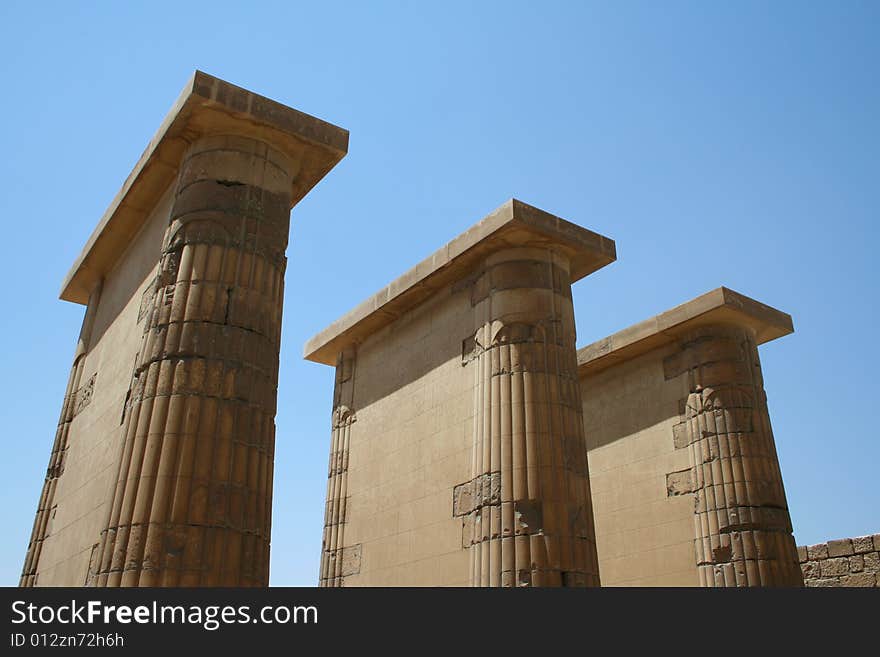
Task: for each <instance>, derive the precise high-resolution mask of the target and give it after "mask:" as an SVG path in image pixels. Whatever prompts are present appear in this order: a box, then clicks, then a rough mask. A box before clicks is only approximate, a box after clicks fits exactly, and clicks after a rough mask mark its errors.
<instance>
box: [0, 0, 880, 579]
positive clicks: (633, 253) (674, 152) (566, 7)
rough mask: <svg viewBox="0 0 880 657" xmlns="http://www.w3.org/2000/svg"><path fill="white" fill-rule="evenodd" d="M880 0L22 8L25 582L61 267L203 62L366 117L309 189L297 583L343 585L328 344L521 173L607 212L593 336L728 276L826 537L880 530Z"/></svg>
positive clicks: (810, 524)
mask: <svg viewBox="0 0 880 657" xmlns="http://www.w3.org/2000/svg"><path fill="white" fill-rule="evenodd" d="M878 24H880V4H877V3H873V2H855V1H845V2H834V3H832V2H823V3H819V2H772V3H770V2H737V3H721V2H714V3H710V2H663V3H658V2H603V3H594V2H570V3H559V2H541V3H537V2H529V3H523V2H511V1H509V0H508V1H505V2H497V3H491V2H485V3H474V2H464V3H456V2H443V3H415V2H413V3H402V2H401V3H355V2H351V3H331V2H308V3H301V2H277V3H271V2H253V3H243V2H229V3H224V2H218V1H212V2H205V3H198V2H174V3H166V2H159V1H155V0H154V1H151V2H149V3H146V2H143V3H96V2H83V3H67V2H65V3H61V2H59V3H52V2H49V3H34V2H10V1H8V0H7V1H6V2H3V3H2V5H0V73H2V84H3V93H2V100H3V102H2V104H0V149H2V153H3V157H2V158H0V180H2V181H3V184H4V193H3V194H0V216H2V219H3V226H4V230H5V243H6V249H5V253H4V256H3V258H2V260H0V262H2V265H0V266H2V268H3V280H4V281H5V283H6V286H5V299H4V311H5V317H4V321H3V322H2V323H0V344H3V345H4V346H5V350H4V356H3V360H2V368H3V376H2V377H0V395H2V398H3V399H4V400H5V403H4V404H3V405H2V406H0V427H2V428H3V439H4V444H5V451H4V459H2V462H0V477H2V481H3V489H2V490H3V493H2V495H3V498H2V499H3V502H4V503H3V504H2V511H0V513H2V516H0V518H2V525H3V527H4V529H5V531H4V538H3V541H2V543H0V584H3V585H13V584H16V583H17V581H18V576H19V573H20V569H21V564H22V560H23V557H24V553H25V550H26V546H27V541H28V537H29V534H30V530H31V523H32V521H33V515H34V511H35V509H36V504H37V500H38V497H39V493H40V488H41V484H42V478H43V475H44V474H45V468H46V463H47V461H48V457H49V451H50V448H51V443H52V440H53V436H54V428H55V425H56V422H57V418H58V413H59V409H60V405H61V398H62V395H63V392H64V386H65V384H66V380H67V375H68V371H69V367H70V363H71V360H72V356H73V349H74V346H75V341H76V336H77V333H78V330H79V325H80V322H81V320H82V314H83V308H82V306H77V305H73V304H70V303H66V302H62V301H58V299H57V295H58V290H59V287H60V283H61V280H62V278H63V277H64V275H65V273H66V272H67V270H68V268H69V266H70V264H71V263H72V262H73V260H74V258H75V257H76V255H77V254H78V253H79V251H80V249H81V248H82V245H83V244H84V242H85V240H86V238H87V237H88V235H89V234H90V233H91V231H92V229H93V227H94V226H95V224H96V222H97V221H98V219H99V218H100V216H101V215H102V214H103V212H104V210H105V208H106V207H107V205H108V204H109V202H110V200H111V199H112V198H113V196H114V195H115V194H116V192H117V190H118V189H119V187H120V185H121V183H122V181H123V180H124V179H125V177H126V176H127V175H128V173H129V171H130V170H131V167H132V166H133V164H134V163H135V161H136V160H137V158H138V157H139V155H140V153H141V152H142V151H143V149H144V147H145V146H146V144H147V142H148V140H149V139H150V138H151V136H152V135H153V133H154V132H155V130H156V129H157V128H158V126H159V124H160V122H161V120H162V118H163V117H164V116H165V114H166V112H167V111H168V109H169V108H170V106H171V103H172V102H173V100H174V99H175V98H176V97H177V95H178V93H179V91H180V89H181V88H182V87H183V85H184V83H185V82H186V80H187V78H188V77H189V76H190V75H191V73H192V71H193V70H194V69H196V68H199V69H202V70H204V71H206V72H208V73H211V74H213V75H216V76H219V77H222V78H224V79H226V80H229V81H230V82H233V83H235V84H238V85H241V86H243V87H246V88H248V89H251V90H253V91H255V92H258V93H261V94H263V95H266V96H269V97H271V98H273V99H276V100H278V101H281V102H283V103H285V104H288V105H291V106H293V107H296V108H297V109H300V110H302V111H305V112H308V113H310V114H313V115H315V116H318V117H320V118H322V119H325V120H327V121H330V122H333V123H336V124H337V125H340V126H343V127H345V128H347V129H349V130H350V131H351V144H350V150H349V155H348V157H346V158H345V159H344V160H343V161H342V162H341V164H340V165H339V166H338V167H337V168H336V169H335V170H334V171H333V172H331V174H330V175H329V176H328V177H327V178H326V179H325V180H324V181H323V182H321V183H320V184H319V185H318V187H316V188H315V189H314V190H313V191H312V193H311V194H310V195H309V196H308V197H306V199H305V200H304V201H303V202H302V203H301V204H300V205H299V206H297V207H296V208H295V209H294V211H293V217H292V218H293V222H292V234H291V243H290V246H289V248H288V253H287V255H288V258H289V264H288V269H287V279H286V281H287V287H286V294H285V318H284V332H283V339H282V353H281V373H280V383H279V386H280V390H279V404H278V408H279V410H278V417H277V427H278V429H277V446H276V466H275V512H274V520H273V536H272V541H273V543H272V583H273V584H275V585H313V584H314V583H315V582H316V580H317V573H318V558H319V551H320V540H321V525H322V522H323V517H322V515H323V496H324V486H325V482H326V463H327V457H328V443H329V418H330V404H331V392H332V378H333V372H332V370H331V368H328V367H325V366H321V365H316V364H313V363H308V362H304V361H303V360H302V359H301V349H302V345H303V343H304V342H305V340H306V339H308V338H309V337H311V335H312V334H314V333H316V332H317V331H318V330H320V329H322V328H324V326H325V325H327V324H328V323H330V322H331V321H332V320H334V319H336V318H337V317H338V316H339V315H341V314H343V313H344V312H346V311H347V310H349V309H350V308H351V307H353V306H354V305H355V304H357V303H358V302H360V301H361V300H363V299H364V298H365V297H367V296H368V295H370V294H372V293H373V292H375V291H376V290H378V289H379V288H381V287H382V286H384V285H385V284H387V283H388V282H389V281H391V280H392V279H394V278H396V277H397V276H398V275H399V274H401V273H402V272H403V271H405V270H406V269H408V268H409V267H410V266H412V265H413V264H415V263H416V262H417V261H419V260H421V259H422V258H423V257H424V256H426V255H428V254H429V253H431V252H432V251H434V250H435V249H436V248H438V247H439V246H440V245H442V244H443V243H445V242H446V241H448V240H449V239H450V238H452V237H454V236H455V235H457V234H458V233H460V232H461V231H463V230H465V229H466V228H467V227H469V226H470V225H471V224H472V223H474V222H475V221H477V220H478V219H480V218H481V217H483V216H484V215H485V214H487V213H488V212H489V211H491V210H493V209H494V208H495V207H496V206H498V205H500V204H501V203H502V202H504V201H505V200H506V199H508V198H510V197H512V196H513V197H517V198H520V199H522V200H523V201H526V202H528V203H531V204H533V205H537V206H538V207H541V208H543V209H546V210H548V211H550V212H553V213H555V214H558V215H560V216H562V217H565V218H567V219H569V220H571V221H574V222H576V223H579V224H581V225H584V226H586V227H588V228H590V229H592V230H595V231H597V232H600V233H602V234H604V235H607V236H609V237H611V238H613V239H614V240H616V242H617V249H618V258H619V259H618V261H617V262H616V263H615V264H613V265H611V266H609V267H607V268H605V269H604V270H602V271H600V272H598V273H597V274H595V275H593V276H591V277H589V278H587V279H585V280H583V281H581V282H580V283H578V284H576V285H575V287H574V300H575V307H576V313H577V314H576V319H577V326H578V334H579V338H578V344H579V345H584V344H587V343H589V342H592V341H593V340H596V339H599V338H601V337H604V336H605V335H608V334H609V333H612V332H614V331H617V330H619V329H621V328H624V327H626V326H628V325H630V324H632V323H635V322H637V321H640V320H642V319H645V318H647V317H649V316H651V315H654V314H656V313H658V312H661V311H663V310H666V309H667V308H669V307H672V306H674V305H677V304H679V303H681V302H684V301H686V300H689V299H691V298H693V297H695V296H697V295H698V294H701V293H703V292H705V291H707V290H709V289H712V288H715V287H717V286H719V285H726V286H728V287H731V288H733V289H735V290H737V291H740V292H742V293H744V294H747V295H749V296H753V297H755V298H756V299H758V300H760V301H763V302H765V303H767V304H770V305H772V306H775V307H777V308H779V309H781V310H784V311H786V312H788V313H790V314H791V315H792V316H793V318H794V323H795V329H796V332H795V333H794V334H793V335H790V336H787V337H785V338H782V339H780V340H778V341H776V342H773V343H770V344H768V345H766V346H764V347H762V350H761V357H762V361H763V367H764V377H765V384H766V389H767V394H768V398H769V402H770V412H771V418H772V422H773V427H774V433H775V435H776V442H777V448H778V451H779V458H780V461H781V463H782V469H783V475H784V478H785V486H786V492H787V496H788V501H789V505H790V507H791V515H792V520H793V523H794V529H795V535H796V538H797V540H798V543H799V544H803V543H813V542H818V541H821V540H825V539H829V538H838V537H845V536H853V535H860V534H866V533H875V532H880V487H878V485H877V479H876V477H877V468H878V463H880V440H878V438H880V436H878V432H877V422H876V418H875V417H874V411H875V410H876V408H877V407H876V404H877V393H878V384H877V379H876V373H877V372H878V371H880V359H878V347H877V345H878V341H877V336H876V330H877V327H878V326H880V318H878V311H877V301H878V293H877V287H878V286H877V284H878V266H877V261H876V254H877V250H878V246H880V244H878V242H880V240H878V230H880V229H878V220H880V217H878V189H880V186H878V181H880V130H878V128H880V119H878V117H880V40H878V39H877V36H876V30H877V25H878Z"/></svg>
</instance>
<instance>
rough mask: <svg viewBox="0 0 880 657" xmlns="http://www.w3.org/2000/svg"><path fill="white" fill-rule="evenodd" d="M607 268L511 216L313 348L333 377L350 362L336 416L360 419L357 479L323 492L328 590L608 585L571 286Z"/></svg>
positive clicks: (561, 238)
mask: <svg viewBox="0 0 880 657" xmlns="http://www.w3.org/2000/svg"><path fill="white" fill-rule="evenodd" d="M611 259H613V243H612V242H610V240H607V239H606V238H603V237H601V236H597V235H595V234H593V233H590V232H589V231H585V230H583V229H581V228H579V227H577V226H574V225H573V224H569V223H568V222H565V221H564V220H561V219H559V218H556V217H552V215H548V214H546V213H543V212H541V211H539V210H537V209H534V208H531V207H530V206H527V205H525V204H523V203H520V202H519V201H512V202H511V203H509V204H505V205H504V206H503V207H502V208H500V209H499V210H498V211H496V212H495V213H493V214H492V215H490V216H489V217H487V218H486V219H484V220H483V221H481V222H479V223H478V224H477V225H476V226H474V227H473V228H472V229H471V230H469V231H467V233H465V234H464V235H462V236H460V237H459V238H456V239H455V240H453V241H452V242H451V243H450V244H449V245H447V246H446V247H444V248H443V249H442V250H441V251H440V252H438V253H436V254H435V255H434V256H432V257H431V258H429V259H428V260H426V261H424V262H423V263H421V264H420V265H418V266H417V267H416V268H415V269H413V270H411V271H410V272H408V273H406V274H404V276H402V277H401V278H400V279H398V280H397V281H395V282H393V283H391V285H389V286H388V287H387V288H386V289H385V290H384V291H383V292H381V293H380V294H379V295H376V296H375V297H373V298H372V299H371V300H369V301H368V302H367V303H366V304H364V305H362V306H359V307H358V308H356V309H355V310H354V311H352V312H351V313H350V314H349V315H347V316H346V317H344V318H343V319H342V320H340V321H339V322H336V323H334V324H333V325H331V327H329V328H328V329H327V330H325V331H323V332H322V333H320V334H319V335H318V336H316V338H315V339H313V340H312V341H310V342H309V343H308V345H307V347H306V352H307V357H308V358H310V359H313V360H317V361H318V362H326V363H330V362H332V361H333V360H334V359H336V362H337V371H338V370H339V368H340V364H339V362H338V359H337V356H336V355H335V353H338V349H340V348H342V349H356V352H357V355H356V359H355V362H354V364H353V366H352V368H351V370H352V372H353V374H352V376H351V377H350V381H349V382H348V383H346V386H348V387H342V388H340V387H339V386H338V385H337V391H336V392H335V393H334V403H340V401H341V402H342V403H348V402H347V401H346V400H347V399H356V400H360V401H359V403H363V404H365V405H366V408H365V409H364V411H363V412H361V411H359V412H358V421H357V423H356V424H355V425H353V427H352V436H353V437H352V439H351V440H352V442H351V445H352V446H351V448H350V449H349V451H348V458H349V464H350V471H351V473H352V474H351V476H350V477H349V478H348V479H346V480H344V481H341V482H338V483H331V484H330V485H329V486H328V494H327V495H328V500H332V499H336V495H337V494H338V493H337V492H336V491H339V490H342V489H344V490H345V491H346V501H345V504H344V515H343V514H342V512H341V511H340V512H339V513H338V514H337V512H336V510H335V508H334V507H333V506H332V505H329V504H328V507H327V509H328V510H327V516H328V517H329V518H331V519H333V520H334V521H333V522H330V523H325V541H324V551H325V557H326V558H325V565H323V566H322V575H321V585H322V586H332V585H338V584H344V585H345V586H361V585H377V584H378V585H387V584H405V585H414V584H419V585H438V584H454V585H457V586H462V585H474V586H595V585H597V584H598V565H597V558H596V552H595V538H594V537H595V529H594V520H593V513H592V501H591V496H590V488H589V470H588V461H587V454H586V445H585V439H584V433H583V419H582V416H581V400H582V398H581V393H580V388H579V382H578V379H577V360H576V350H575V326H574V312H573V307H572V301H571V282H572V280H576V279H577V278H580V277H582V276H584V275H586V274H587V273H589V272H590V271H592V270H594V269H596V268H598V267H599V266H602V265H603V264H605V263H607V262H610V261H611ZM339 378H340V377H337V381H338V380H339ZM340 390H341V391H342V393H341V395H340V392H339V391H340ZM354 473H357V476H356V477H355V476H354ZM337 516H338V517H339V518H343V519H344V522H339V523H337V522H335V518H336V517H337ZM352 543H355V544H359V545H361V549H362V554H363V558H362V562H361V564H362V565H361V569H360V571H359V572H358V573H357V574H352V575H346V576H344V582H343V581H342V579H343V576H342V575H341V574H337V573H336V572H335V565H334V564H335V563H336V561H337V560H336V559H335V557H334V555H335V552H334V550H339V549H340V547H341V546H346V545H349V544H352ZM416 565H417V566H416Z"/></svg>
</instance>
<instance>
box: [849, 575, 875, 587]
mask: <svg viewBox="0 0 880 657" xmlns="http://www.w3.org/2000/svg"><path fill="white" fill-rule="evenodd" d="M876 585H877V575H876V574H875V573H856V574H854V575H845V576H844V577H843V578H842V579H841V583H840V586H847V587H871V586H876Z"/></svg>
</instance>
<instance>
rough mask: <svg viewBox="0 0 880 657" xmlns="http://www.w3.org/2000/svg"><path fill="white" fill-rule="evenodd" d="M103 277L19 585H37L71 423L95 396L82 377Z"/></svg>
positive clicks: (82, 336)
mask: <svg viewBox="0 0 880 657" xmlns="http://www.w3.org/2000/svg"><path fill="white" fill-rule="evenodd" d="M101 287H102V284H101V281H98V283H97V285H95V287H94V289H93V290H92V293H91V294H90V295H89V304H88V306H87V307H86V313H85V316H84V317H83V323H82V327H81V328H80V332H79V340H77V343H76V353H75V354H74V356H73V366H72V367H71V368H70V376H69V377H68V379H67V389H66V390H65V392H64V401H63V402H62V404H61V417H60V418H59V419H58V427H57V429H56V430H55V442H54V443H53V445H52V454H51V455H50V457H49V467H48V468H46V480H45V481H44V482H43V490H42V492H41V493H40V501H39V503H38V504H37V515H36V518H34V527H33V530H32V531H31V540H30V543H29V544H28V550H27V554H26V555H25V558H24V568H23V569H22V572H21V579H20V580H19V584H18V585H19V586H36V585H37V581H36V575H37V570H38V566H39V562H40V554H41V553H42V550H43V542H44V541H45V540H46V537H47V536H48V535H49V526H50V521H51V519H52V514H53V513H54V511H55V490H56V488H57V487H58V480H59V478H60V477H61V475H62V474H64V460H65V458H66V457H67V447H68V443H67V437H68V433H69V432H70V423H71V422H72V421H73V418H74V417H75V416H76V414H77V413H78V412H79V411H80V410H82V408H83V407H84V406H85V405H86V404H88V402H89V399H90V398H91V386H93V385H94V379H92V380H91V381H90V385H87V386H86V387H84V388H81V387H80V384H81V381H82V374H83V367H84V365H85V363H84V360H85V357H86V354H87V353H88V350H89V343H90V342H91V337H92V326H94V323H95V314H96V313H97V311H98V302H99V300H100V298H101Z"/></svg>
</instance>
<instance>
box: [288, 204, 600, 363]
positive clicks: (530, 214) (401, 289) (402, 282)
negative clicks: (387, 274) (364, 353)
mask: <svg viewBox="0 0 880 657" xmlns="http://www.w3.org/2000/svg"><path fill="white" fill-rule="evenodd" d="M520 247H526V248H543V249H550V250H553V251H556V252H558V253H559V254H560V256H562V257H563V258H564V259H567V261H568V267H567V269H568V271H569V281H568V282H567V283H574V282H575V281H578V280H580V279H581V278H584V277H585V276H587V275H589V274H591V273H593V272H594V271H596V270H598V269H601V268H602V267H604V266H605V265H608V264H610V263H612V262H614V261H615V260H616V259H617V251H616V247H615V244H614V240H612V239H609V238H607V237H604V236H603V235H599V234H598V233H594V232H593V231H591V230H587V229H586V228H583V227H581V226H578V225H577V224H573V223H571V222H569V221H566V220H565V219H562V218H560V217H557V216H555V215H552V214H550V213H549V212H544V211H543V210H539V209H538V208H536V207H533V206H531V205H528V204H527V203H523V202H522V201H518V200H517V199H510V200H509V201H507V202H506V203H504V204H503V205H501V206H500V207H499V208H497V209H496V210H495V211H494V212H492V213H490V214H489V215H487V216H486V217H484V218H483V219H481V220H480V221H478V222H477V223H476V224H474V225H473V226H471V227H470V228H469V229H468V230H466V231H465V232H463V233H462V234H461V235H459V236H458V237H456V238H455V239H453V240H451V241H450V242H448V243H447V244H445V245H444V246H443V247H441V248H440V249H438V250H437V251H435V252H434V253H433V254H431V255H430V256H428V257H427V258H425V259H424V260H422V261H421V262H420V263H419V264H417V265H416V266H415V267H413V268H412V269H410V270H409V271H408V272H406V273H405V274H403V275H402V276H400V277H399V278H397V279H396V280H395V281H393V282H392V283H390V284H389V285H388V286H386V287H385V288H383V289H382V290H380V291H379V292H377V293H376V294H374V295H373V296H371V297H370V298H368V299H367V300H366V301H364V302H363V303H361V304H360V305H358V306H356V307H355V308H354V309H353V310H351V311H350V312H349V313H348V314H346V315H344V316H343V317H341V318H339V319H338V320H336V321H335V322H333V323H332V324H331V325H330V326H328V327H327V328H325V329H324V330H323V331H321V332H320V333H318V334H317V335H315V336H314V337H313V338H312V339H311V340H309V341H308V342H306V344H305V346H304V347H303V357H304V358H305V359H306V360H311V361H314V362H316V363H323V364H324V365H335V364H336V357H337V355H338V354H339V352H340V351H342V350H343V349H345V348H346V347H348V346H350V345H352V344H357V343H359V342H362V341H363V340H364V339H366V338H367V337H369V336H370V335H371V334H373V333H375V332H376V331H378V330H379V329H381V328H382V327H384V326H387V325H388V324H390V323H391V322H393V321H394V320H395V319H396V318H398V317H400V316H401V315H402V314H404V313H405V312H407V311H409V310H411V309H413V308H415V307H416V306H418V305H419V304H421V303H422V302H423V301H424V300H425V299H427V298H429V297H430V296H431V295H432V294H434V293H435V292H436V291H438V290H439V289H441V288H442V287H444V286H446V285H449V284H450V283H456V282H458V281H461V280H466V279H468V277H470V276H472V275H473V274H474V273H475V271H477V270H478V269H479V267H480V266H481V265H482V264H483V263H484V262H485V261H486V259H487V258H489V257H490V256H491V255H492V254H494V253H498V252H501V251H505V250H509V249H516V248H520Z"/></svg>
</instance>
